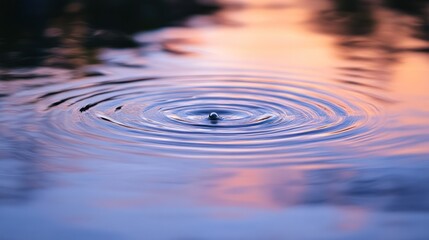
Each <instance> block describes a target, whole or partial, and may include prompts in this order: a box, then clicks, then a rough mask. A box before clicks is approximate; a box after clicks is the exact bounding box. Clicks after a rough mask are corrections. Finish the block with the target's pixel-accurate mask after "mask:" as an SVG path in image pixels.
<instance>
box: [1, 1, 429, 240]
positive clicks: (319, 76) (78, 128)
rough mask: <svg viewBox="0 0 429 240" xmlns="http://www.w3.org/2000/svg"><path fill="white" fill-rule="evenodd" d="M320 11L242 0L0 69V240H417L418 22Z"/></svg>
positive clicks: (428, 205) (378, 12)
mask: <svg viewBox="0 0 429 240" xmlns="http://www.w3.org/2000/svg"><path fill="white" fill-rule="evenodd" d="M227 3H228V4H230V2H227ZM332 9H333V7H332V6H331V5H329V4H328V2H322V1H311V0H305V1H287V2H286V3H285V4H283V2H282V3H281V4H280V3H278V2H270V1H256V0H253V1H245V3H243V4H238V5H237V4H232V5H229V7H226V8H224V9H223V10H221V11H218V12H216V13H214V14H212V15H201V16H194V17H191V18H189V20H188V21H187V22H186V25H185V26H183V27H165V28H161V29H157V30H153V31H146V32H141V33H137V34H135V35H133V38H134V40H135V41H137V42H138V43H139V47H136V48H131V49H122V50H114V49H109V48H105V49H100V50H98V51H97V53H96V54H95V55H94V57H95V58H96V59H97V60H96V61H92V62H94V63H93V64H92V63H91V61H90V60H88V56H87V53H85V52H84V51H83V50H82V48H81V47H80V46H79V45H78V44H75V45H73V44H71V45H70V44H69V45H67V44H66V43H65V45H66V47H64V48H61V47H59V48H57V49H56V50H55V51H58V52H61V54H58V55H60V56H64V55H66V56H68V57H69V59H72V62H73V64H75V65H78V66H79V67H78V68H76V69H75V70H66V69H60V68H53V67H49V66H48V65H45V66H43V67H37V68H25V69H9V70H5V69H3V70H2V71H3V73H2V74H3V76H4V77H5V76H7V77H5V79H4V80H3V81H1V85H0V109H1V115H0V216H1V217H0V239H2V240H3V239H5V240H15V239H19V240H20V239H88V240H89V239H91V240H93V239H136V240H137V239H153V240H157V239H160V240H164V239H178V240H185V239H189V240H190V239H202V240H206V239H249V240H250V239H428V238H429V230H428V229H427V227H428V224H429V175H428V171H429V121H428V119H429V94H428V90H429V81H428V75H429V55H428V54H427V53H425V51H426V50H425V49H427V46H428V42H427V41H426V40H425V39H424V37H423V38H422V37H421V36H420V37H419V35H418V34H416V32H415V31H413V29H414V30H415V27H416V26H417V27H418V26H419V24H418V23H419V20H418V19H416V17H415V16H412V15H407V14H406V13H401V12H398V11H395V10H392V9H389V8H384V7H377V6H373V8H371V11H369V10H368V12H367V11H366V10H365V9H364V10H362V11H358V13H353V14H352V15H350V16H343V15H344V14H345V13H344V12H340V11H339V10H338V11H335V10H332ZM334 9H335V8H334ZM367 13H368V14H370V15H368V16H367V15H366V14H367ZM341 14H343V15H341ZM354 17H357V18H358V19H359V21H362V19H364V20H365V21H364V22H365V23H366V24H364V25H363V26H361V25H356V24H354V22H353V18H354ZM368 19H369V20H368ZM370 20H371V21H370ZM75 27H76V26H75ZM76 28H77V30H76V29H75V30H70V32H72V36H68V37H67V38H66V39H65V40H64V41H65V42H66V40H67V39H68V38H73V34H76V32H79V29H80V28H79V26H77V27H76ZM63 46H64V45H63ZM67 50H70V51H71V52H72V53H73V54H68V53H67ZM71 55H72V57H70V56H71ZM51 60H52V59H47V61H48V62H49V61H51ZM57 60H58V59H57ZM212 112H216V113H218V114H219V119H217V120H211V119H209V118H208V116H209V114H210V113H212Z"/></svg>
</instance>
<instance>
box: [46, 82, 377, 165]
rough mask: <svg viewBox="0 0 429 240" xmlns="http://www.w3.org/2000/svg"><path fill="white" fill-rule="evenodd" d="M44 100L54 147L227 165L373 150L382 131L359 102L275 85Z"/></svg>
mask: <svg viewBox="0 0 429 240" xmlns="http://www.w3.org/2000/svg"><path fill="white" fill-rule="evenodd" d="M40 99H43V101H49V107H48V108H47V109H46V114H48V115H49V118H51V120H50V121H48V123H47V124H49V125H50V128H51V129H55V130H53V131H51V132H52V134H49V133H48V134H47V135H48V136H50V140H49V141H53V142H55V141H58V138H60V137H59V136H61V138H62V139H61V140H62V141H69V142H70V143H71V144H77V145H78V144H85V145H86V146H93V147H94V148H97V149H104V150H106V151H112V152H115V151H121V152H129V153H130V154H138V155H141V156H155V155H156V156H162V157H167V158H171V157H174V158H187V159H189V158H197V159H213V160H214V162H216V163H228V164H231V163H238V164H245V165H246V164H248V165H252V164H273V163H278V164H281V163H287V161H288V159H289V157H292V156H293V157H294V159H297V157H298V158H299V157H301V158H302V159H306V160H311V159H312V157H314V156H318V157H319V158H320V156H323V154H324V152H326V151H329V150H328V149H329V148H330V147H332V146H335V144H337V143H338V144H345V143H346V144H347V145H348V146H350V147H352V146H353V145H354V144H359V142H362V141H368V139H370V138H371V134H372V133H373V132H374V129H375V128H376V126H377V124H378V123H377V121H376V120H373V118H372V117H371V116H374V115H375V114H377V111H378V110H377V109H376V108H375V107H374V106H372V105H371V104H368V103H366V102H364V101H362V100H361V99H359V96H356V95H354V94H353V93H350V92H346V90H344V89H340V88H338V87H334V86H331V85H329V84H320V83H315V82H312V81H307V80H302V79H293V78H287V77H278V76H275V77H273V76H261V75H258V76H252V75H242V74H229V75H215V74H212V75H189V76H168V77H154V78H135V79H129V80H121V81H119V80H118V81H103V82H96V83H93V84H92V85H90V86H85V87H84V88H79V87H77V88H71V89H68V90H64V91H59V92H54V93H51V94H47V95H46V94H45V95H44V96H42V97H40ZM212 113H216V114H218V116H219V119H210V118H209V117H208V116H209V115H210V114H212ZM58 131H61V132H62V134H57V133H58ZM334 159H335V158H334Z"/></svg>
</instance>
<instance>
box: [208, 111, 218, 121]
mask: <svg viewBox="0 0 429 240" xmlns="http://www.w3.org/2000/svg"><path fill="white" fill-rule="evenodd" d="M209 119H210V120H219V119H220V117H219V114H217V112H211V113H210V114H209Z"/></svg>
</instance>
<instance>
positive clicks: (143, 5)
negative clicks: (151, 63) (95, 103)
mask: <svg viewBox="0 0 429 240" xmlns="http://www.w3.org/2000/svg"><path fill="white" fill-rule="evenodd" d="M214 1H215V0H213V2H208V1H200V0H2V1H0V66H6V67H11V66H23V65H38V64H40V63H41V62H42V61H43V59H44V58H45V57H46V55H49V54H52V53H48V52H47V51H46V50H47V49H49V48H52V47H56V46H58V45H59V44H63V45H64V42H68V45H70V44H69V43H70V40H75V43H74V44H71V45H72V46H73V48H76V47H77V46H78V45H79V44H80V45H81V46H80V47H84V48H88V47H89V48H97V47H106V46H107V47H114V48H123V47H135V46H136V43H135V42H133V41H132V39H131V38H130V37H129V36H128V34H131V33H134V32H137V31H144V30H147V29H150V28H158V27H162V26H166V25H171V24H175V23H177V22H178V21H180V20H182V19H184V18H186V17H188V16H190V15H192V14H203V13H209V12H211V11H215V10H216V9H217V8H218V5H217V4H216V2H214ZM72 29H73V30H72ZM78 29H79V30H78ZM76 34H78V35H79V36H76ZM65 37H68V38H69V39H68V40H67V41H65V40H64V38H65ZM76 41H78V42H79V43H76ZM66 45H67V44H66ZM66 65H67V64H66Z"/></svg>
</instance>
